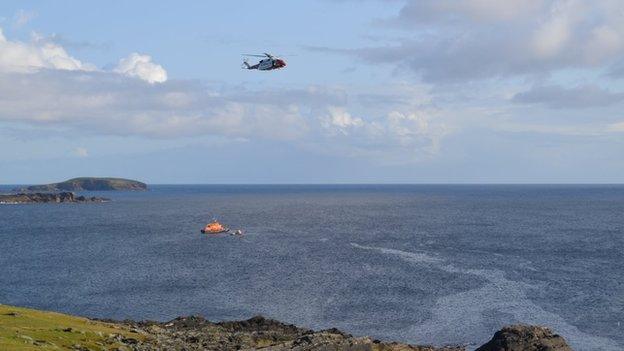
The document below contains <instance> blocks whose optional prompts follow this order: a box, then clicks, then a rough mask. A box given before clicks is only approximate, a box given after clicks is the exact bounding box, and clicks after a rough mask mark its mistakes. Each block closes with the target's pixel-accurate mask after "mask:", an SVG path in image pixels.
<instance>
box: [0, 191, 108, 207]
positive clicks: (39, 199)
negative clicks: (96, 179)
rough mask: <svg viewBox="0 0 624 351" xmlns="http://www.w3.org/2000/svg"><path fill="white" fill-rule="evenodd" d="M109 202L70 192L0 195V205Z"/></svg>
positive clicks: (104, 199) (100, 198)
mask: <svg viewBox="0 0 624 351" xmlns="http://www.w3.org/2000/svg"><path fill="white" fill-rule="evenodd" d="M106 201H110V200H109V199H107V198H103V197H95V196H93V197H85V196H76V195H75V194H74V193H71V192H62V193H56V194H50V193H28V194H24V193H21V194H9V195H0V204H29V203H63V202H78V203H82V202H106Z"/></svg>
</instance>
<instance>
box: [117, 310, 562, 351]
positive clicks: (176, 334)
mask: <svg viewBox="0 0 624 351" xmlns="http://www.w3.org/2000/svg"><path fill="white" fill-rule="evenodd" d="M108 322H113V321H108ZM115 323H121V324H123V325H126V326H128V327H130V328H131V330H133V331H135V332H136V333H138V334H141V335H145V336H147V337H146V338H144V339H139V338H137V339H133V338H130V339H128V338H125V340H124V339H123V338H122V339H119V340H117V341H118V342H121V343H124V344H125V345H127V346H128V347H129V348H130V349H132V350H136V351H147V350H188V351H191V350H197V351H198V350H223V351H234V350H266V351H287V350H289V351H305V350H319V351H321V350H322V351H461V350H466V348H465V347H464V346H462V345H455V346H440V347H436V346H427V345H409V344H402V343H398V342H385V341H380V340H375V339H372V338H370V337H356V336H352V335H350V334H347V333H344V332H342V331H340V330H338V329H327V330H320V331H313V330H310V329H306V328H300V327H297V326H294V325H291V324H284V323H281V322H278V321H275V320H272V319H267V318H264V317H261V316H257V317H253V318H251V319H248V320H244V321H234V322H219V323H213V322H210V321H208V320H206V319H204V318H202V317H198V316H191V317H179V318H176V319H174V320H172V321H169V322H165V323H161V322H150V321H146V322H134V321H123V322H115ZM477 351H571V348H570V347H569V346H568V345H567V343H566V341H565V340H564V339H563V337H561V336H559V335H556V334H554V333H553V332H552V331H551V330H550V329H548V328H545V327H538V326H528V325H514V326H508V327H505V328H503V329H502V330H500V331H498V332H497V333H496V334H495V335H494V337H493V338H492V339H491V340H490V341H488V342H487V343H486V344H484V345H483V346H481V347H479V348H478V349H477Z"/></svg>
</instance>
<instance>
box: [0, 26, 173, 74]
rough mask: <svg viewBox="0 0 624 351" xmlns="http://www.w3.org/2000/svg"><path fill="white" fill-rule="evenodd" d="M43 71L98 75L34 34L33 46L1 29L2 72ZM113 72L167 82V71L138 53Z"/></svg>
mask: <svg viewBox="0 0 624 351" xmlns="http://www.w3.org/2000/svg"><path fill="white" fill-rule="evenodd" d="M40 69H53V70H67V71H97V70H98V69H97V67H96V66H95V65H93V64H90V63H85V62H82V61H80V60H79V59H77V58H75V57H73V56H71V55H69V54H68V53H67V51H66V50H65V49H64V48H63V47H62V46H60V45H58V44H56V43H54V42H53V41H51V40H48V39H46V38H45V37H43V36H41V35H38V34H36V33H34V34H33V36H32V39H31V41H30V42H20V41H12V40H8V39H7V38H6V37H5V36H4V34H3V32H2V28H0V72H5V73H16V72H19V73H33V72H36V71H37V70H40ZM113 72H115V73H118V74H122V75H125V76H129V77H134V78H138V79H141V80H144V81H146V82H149V83H162V82H165V81H166V80H167V72H166V71H165V69H164V68H163V67H162V66H161V65H159V64H156V63H154V62H152V58H151V57H150V56H148V55H140V54H137V53H133V54H130V55H129V56H128V57H126V58H123V59H121V60H119V64H118V66H117V67H116V68H115V69H114V70H113Z"/></svg>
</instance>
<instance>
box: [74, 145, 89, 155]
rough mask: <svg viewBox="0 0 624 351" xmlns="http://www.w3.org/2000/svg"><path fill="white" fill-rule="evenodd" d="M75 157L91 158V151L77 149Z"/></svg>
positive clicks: (82, 148)
mask: <svg viewBox="0 0 624 351" xmlns="http://www.w3.org/2000/svg"><path fill="white" fill-rule="evenodd" d="M74 155H76V156H78V157H89V150H87V149H86V148H84V147H77V148H75V149H74Z"/></svg>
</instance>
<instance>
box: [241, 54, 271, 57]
mask: <svg viewBox="0 0 624 351" xmlns="http://www.w3.org/2000/svg"><path fill="white" fill-rule="evenodd" d="M241 55H243V56H253V57H266V55H256V54H241Z"/></svg>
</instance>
